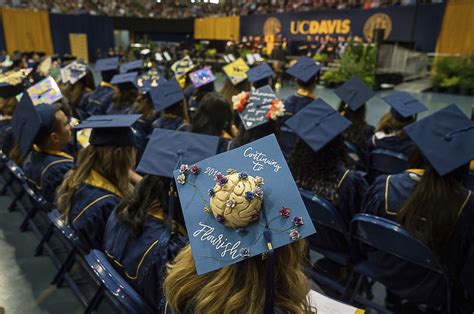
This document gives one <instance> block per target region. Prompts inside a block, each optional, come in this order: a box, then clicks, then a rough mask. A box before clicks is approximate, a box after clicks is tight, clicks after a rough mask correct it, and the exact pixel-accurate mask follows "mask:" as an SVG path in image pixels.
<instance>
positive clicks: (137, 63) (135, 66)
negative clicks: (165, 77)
mask: <svg viewBox="0 0 474 314" xmlns="http://www.w3.org/2000/svg"><path fill="white" fill-rule="evenodd" d="M141 68H143V61H142V60H134V61H130V62H125V63H124V64H122V65H121V66H120V73H128V72H130V71H136V70H140V69H141Z"/></svg>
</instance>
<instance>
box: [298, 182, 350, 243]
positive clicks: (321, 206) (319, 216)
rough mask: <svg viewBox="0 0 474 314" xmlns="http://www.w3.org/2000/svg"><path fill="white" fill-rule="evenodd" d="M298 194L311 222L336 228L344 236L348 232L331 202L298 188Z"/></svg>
mask: <svg viewBox="0 0 474 314" xmlns="http://www.w3.org/2000/svg"><path fill="white" fill-rule="evenodd" d="M300 194H301V197H302V198H303V202H304V204H305V205H306V208H307V209H308V213H309V216H310V217H311V220H312V221H313V224H317V225H323V226H325V227H328V228H330V229H333V230H336V231H338V232H340V233H342V234H344V236H347V235H348V234H349V230H348V228H347V227H346V225H345V224H344V221H343V220H342V218H341V216H340V215H339V212H338V211H337V209H336V208H335V207H334V205H333V204H332V203H331V202H329V201H328V200H326V199H325V198H323V197H321V196H318V195H316V194H314V193H313V192H310V191H306V190H303V189H300Z"/></svg>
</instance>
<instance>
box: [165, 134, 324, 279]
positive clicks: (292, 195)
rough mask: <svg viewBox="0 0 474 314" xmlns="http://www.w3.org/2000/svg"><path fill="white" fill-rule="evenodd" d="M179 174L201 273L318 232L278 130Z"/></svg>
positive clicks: (177, 173)
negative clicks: (287, 159) (278, 135)
mask: <svg viewBox="0 0 474 314" xmlns="http://www.w3.org/2000/svg"><path fill="white" fill-rule="evenodd" d="M232 169H233V170H232ZM174 178H175V181H176V185H177V188H178V194H179V199H180V202H181V207H182V209H183V214H184V218H185V222H186V229H187V231H188V234H189V241H190V244H191V247H192V252H193V258H194V263H195V265H196V272H197V274H198V275H202V274H206V273H208V272H211V271H214V270H218V269H220V268H222V267H225V266H228V265H232V264H235V263H238V262H241V261H243V260H245V259H247V258H251V257H253V256H257V255H260V254H262V253H266V252H267V251H268V250H273V249H276V248H279V247H281V246H284V245H287V244H290V243H292V242H294V241H298V240H299V239H302V238H305V237H307V236H310V235H312V234H314V233H315V228H314V226H313V224H312V222H311V219H310V216H309V215H308V212H307V210H306V207H305V205H304V203H303V200H302V199H301V196H300V193H299V191H298V188H297V186H296V184H295V182H294V180H293V177H292V175H291V173H290V170H289V169H288V165H287V164H286V161H285V158H284V156H283V154H282V152H281V150H280V147H279V145H278V142H277V140H276V138H275V136H274V135H273V134H272V135H269V136H266V137H264V138H261V139H259V140H257V141H254V142H251V143H249V144H247V145H244V146H241V147H239V148H237V149H233V150H231V151H228V152H225V153H222V154H219V155H216V156H213V157H210V158H207V159H204V160H202V161H199V162H197V163H196V164H195V167H193V166H192V165H188V166H187V167H186V166H181V167H180V169H178V170H175V171H174Z"/></svg>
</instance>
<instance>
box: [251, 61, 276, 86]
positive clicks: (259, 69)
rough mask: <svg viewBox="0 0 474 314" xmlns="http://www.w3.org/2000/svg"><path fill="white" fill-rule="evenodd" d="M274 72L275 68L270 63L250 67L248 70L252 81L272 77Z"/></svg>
mask: <svg viewBox="0 0 474 314" xmlns="http://www.w3.org/2000/svg"><path fill="white" fill-rule="evenodd" d="M274 74H275V73H273V70H272V68H271V67H270V66H269V65H268V63H262V64H260V65H257V66H255V67H253V68H250V70H248V71H247V75H248V77H249V81H250V82H252V83H255V82H258V81H261V80H264V79H266V78H269V77H272V76H273V75H274Z"/></svg>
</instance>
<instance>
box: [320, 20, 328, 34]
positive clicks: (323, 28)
mask: <svg viewBox="0 0 474 314" xmlns="http://www.w3.org/2000/svg"><path fill="white" fill-rule="evenodd" d="M327 22H328V21H326V20H322V21H321V23H320V24H319V33H320V34H327V33H328V24H327Z"/></svg>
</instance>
